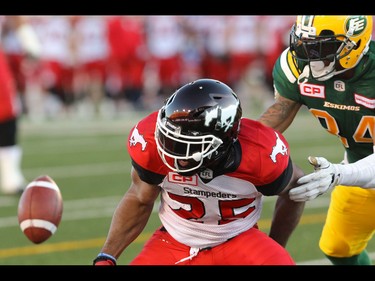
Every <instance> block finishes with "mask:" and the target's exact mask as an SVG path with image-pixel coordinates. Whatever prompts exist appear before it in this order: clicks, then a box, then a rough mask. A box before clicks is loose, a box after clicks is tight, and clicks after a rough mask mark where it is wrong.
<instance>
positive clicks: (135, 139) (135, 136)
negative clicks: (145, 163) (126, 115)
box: [129, 127, 147, 151]
mask: <svg viewBox="0 0 375 281" xmlns="http://www.w3.org/2000/svg"><path fill="white" fill-rule="evenodd" d="M129 143H130V146H135V145H136V144H137V143H140V144H141V145H142V151H144V150H145V149H146V145H147V142H146V141H145V139H144V138H143V135H141V134H140V133H139V131H138V129H137V127H135V128H134V130H133V133H132V135H131V137H130V139H129Z"/></svg>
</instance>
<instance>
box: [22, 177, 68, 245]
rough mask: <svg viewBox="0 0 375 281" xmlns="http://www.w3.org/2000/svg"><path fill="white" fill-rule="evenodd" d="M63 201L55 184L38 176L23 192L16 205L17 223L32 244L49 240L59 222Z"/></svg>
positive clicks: (49, 179) (47, 178) (50, 179)
mask: <svg viewBox="0 0 375 281" xmlns="http://www.w3.org/2000/svg"><path fill="white" fill-rule="evenodd" d="M62 212H63V200H62V196H61V192H60V189H59V187H58V186H57V184H56V182H55V181H54V180H53V179H52V178H51V177H49V176H48V175H43V176H39V177H37V178H36V179H34V180H33V181H32V182H30V183H29V184H28V185H27V187H26V188H25V190H24V191H23V193H22V195H21V197H20V201H19V203H18V222H19V225H20V227H21V230H22V232H23V233H24V234H25V235H26V237H27V238H28V239H29V240H30V241H31V242H33V243H34V244H40V243H42V242H44V241H46V240H47V239H48V238H50V237H51V236H52V235H53V234H54V233H55V231H56V230H57V227H58V226H59V223H60V221H61V217H62Z"/></svg>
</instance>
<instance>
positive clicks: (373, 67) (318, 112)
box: [273, 41, 375, 163]
mask: <svg viewBox="0 0 375 281" xmlns="http://www.w3.org/2000/svg"><path fill="white" fill-rule="evenodd" d="M303 68H304V65H303V64H302V63H297V62H296V61H295V60H294V59H293V57H292V55H291V54H290V52H289V49H286V50H285V51H284V52H283V53H282V54H281V56H280V57H279V59H278V60H277V62H276V64H275V66H274V69H273V77H274V85H275V89H276V90H277V92H278V93H279V94H280V95H281V96H283V97H285V98H288V99H291V100H293V101H296V102H299V103H301V104H304V105H306V106H307V108H308V109H309V110H310V112H311V113H312V114H313V115H314V116H315V117H316V118H317V119H318V120H319V122H320V124H321V125H322V126H323V127H324V128H325V129H326V130H327V131H328V132H329V133H331V134H334V135H337V136H338V137H339V138H340V140H341V142H342V144H343V145H344V147H345V150H346V152H347V156H348V161H349V163H352V162H355V161H357V160H359V159H362V158H364V157H366V156H367V155H369V154H371V153H373V146H374V141H373V138H374V139H375V42H374V41H372V42H371V43H370V49H369V51H368V52H367V54H366V55H365V56H364V57H363V58H362V60H361V61H360V62H359V64H358V65H357V66H356V68H355V74H354V76H353V77H352V78H351V79H348V80H343V79H339V78H337V77H336V76H333V77H332V78H331V79H329V80H327V81H318V80H315V79H312V78H311V79H309V80H307V81H304V82H303V83H299V82H298V77H299V75H300V73H301V72H302V70H303Z"/></svg>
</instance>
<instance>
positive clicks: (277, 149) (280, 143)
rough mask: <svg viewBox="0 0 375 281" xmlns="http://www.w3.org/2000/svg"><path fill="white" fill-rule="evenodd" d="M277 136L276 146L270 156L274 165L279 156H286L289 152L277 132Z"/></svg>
mask: <svg viewBox="0 0 375 281" xmlns="http://www.w3.org/2000/svg"><path fill="white" fill-rule="evenodd" d="M275 134H276V144H275V146H274V147H273V148H272V153H271V155H270V157H271V160H272V162H273V163H276V156H277V154H279V153H280V154H282V155H286V154H287V152H288V148H287V147H286V145H285V143H284V142H283V141H282V140H281V139H280V137H279V135H278V133H276V132H275Z"/></svg>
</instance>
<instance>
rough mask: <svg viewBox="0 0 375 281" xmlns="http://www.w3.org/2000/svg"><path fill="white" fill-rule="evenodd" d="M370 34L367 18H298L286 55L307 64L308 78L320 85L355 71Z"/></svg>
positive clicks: (370, 29) (368, 18)
mask: <svg viewBox="0 0 375 281" xmlns="http://www.w3.org/2000/svg"><path fill="white" fill-rule="evenodd" d="M371 34H372V17H370V16H298V17H297V20H296V23H295V24H294V26H293V28H292V30H291V33H290V44H289V46H290V52H291V54H292V56H293V57H294V58H295V59H296V60H299V61H303V62H306V63H307V67H309V75H311V76H312V78H315V79H317V80H320V81H324V80H327V79H329V78H331V77H332V76H334V75H337V74H339V73H342V72H344V71H346V70H348V69H351V68H353V67H355V66H356V65H357V64H358V63H359V61H360V60H361V58H362V57H363V55H364V54H365V53H366V52H367V51H368V48H369V43H370V41H371ZM322 62H323V63H324V65H323V64H322ZM304 72H305V71H304Z"/></svg>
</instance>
